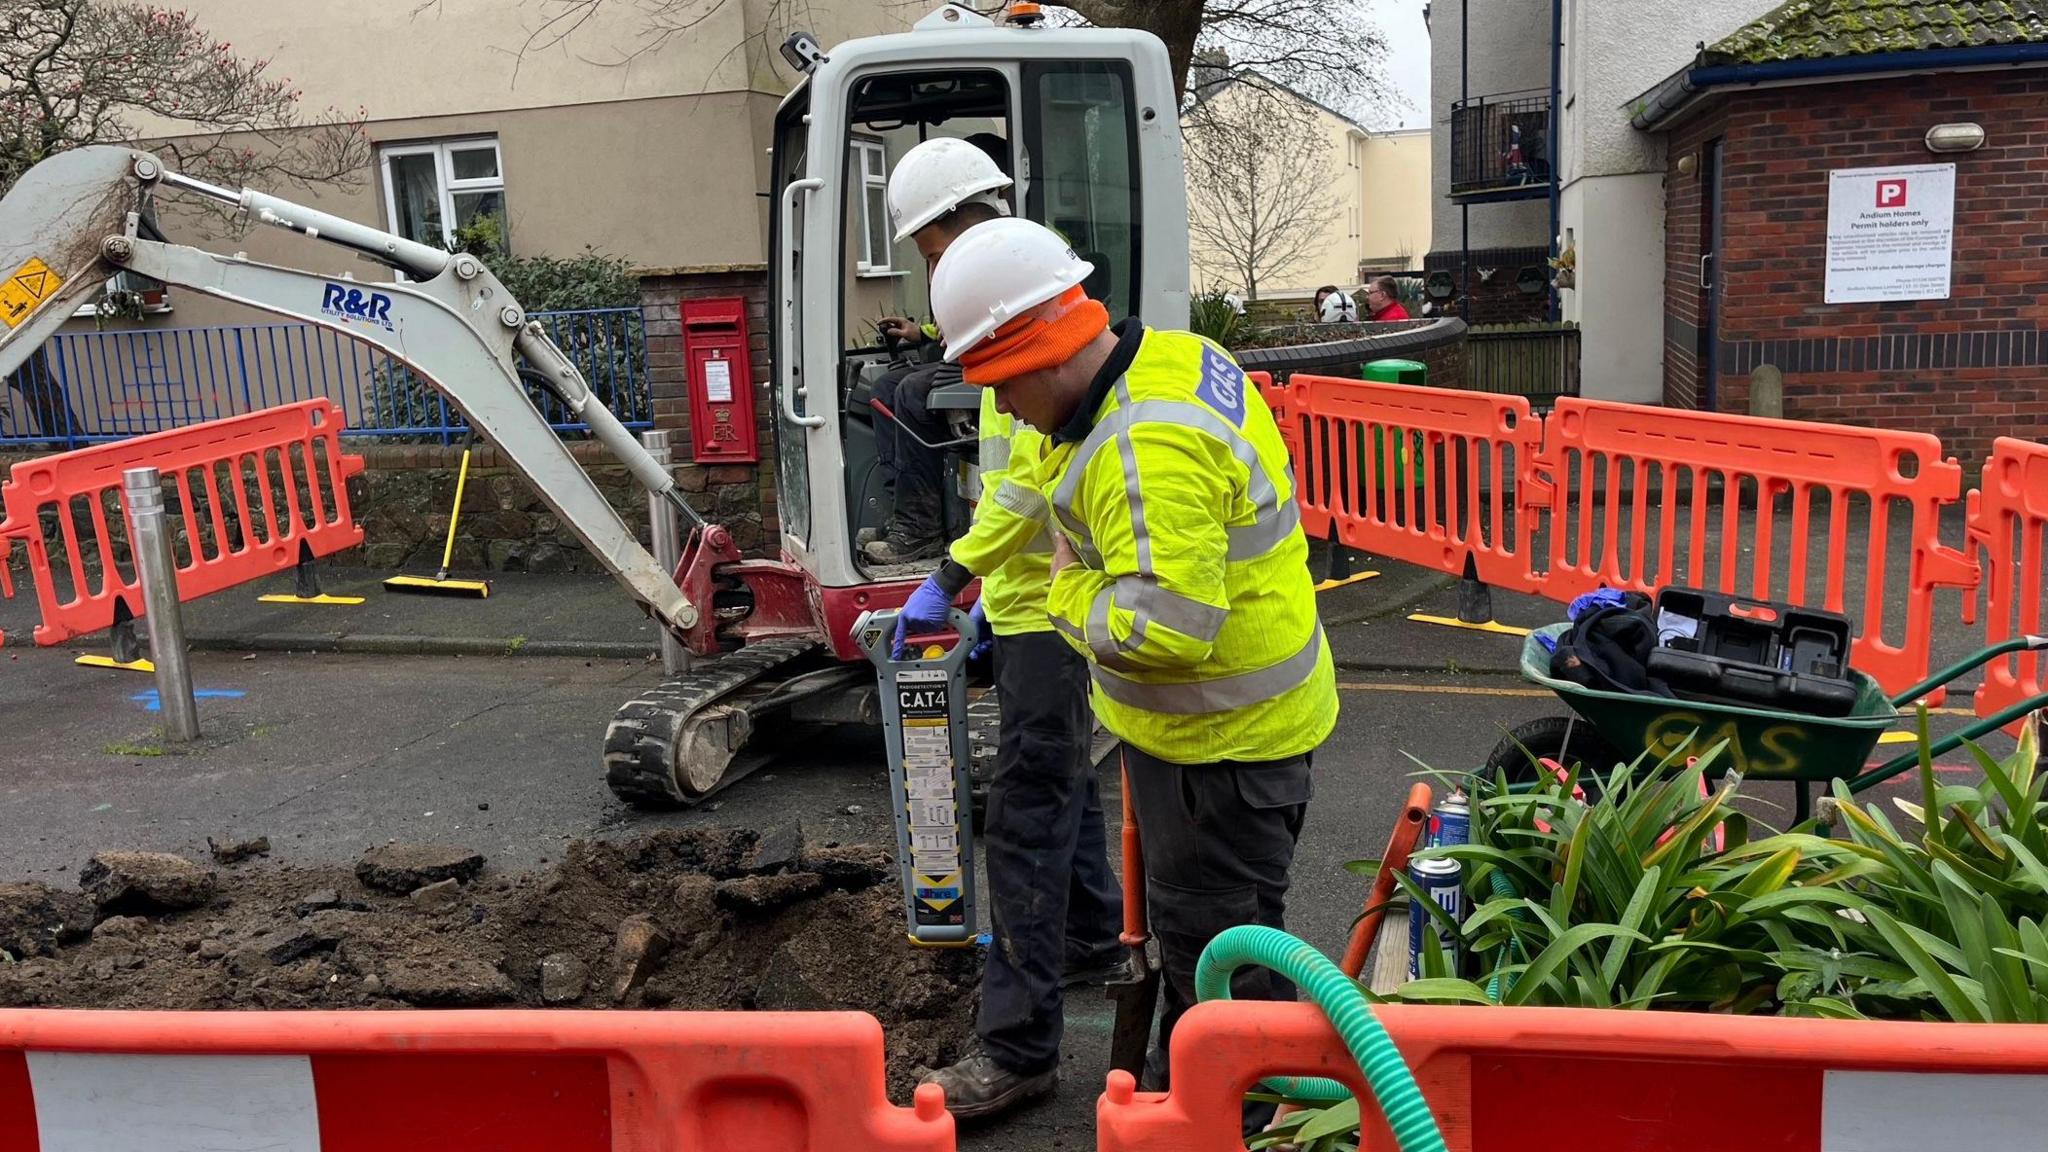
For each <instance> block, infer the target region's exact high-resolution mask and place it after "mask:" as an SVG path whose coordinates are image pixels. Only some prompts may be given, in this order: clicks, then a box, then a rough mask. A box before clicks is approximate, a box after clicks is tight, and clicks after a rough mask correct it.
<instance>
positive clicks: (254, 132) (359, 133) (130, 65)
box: [0, 0, 370, 190]
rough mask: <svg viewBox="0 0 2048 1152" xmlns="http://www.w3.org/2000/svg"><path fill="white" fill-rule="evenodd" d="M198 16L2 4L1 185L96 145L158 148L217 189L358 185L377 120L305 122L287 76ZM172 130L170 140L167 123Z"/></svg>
mask: <svg viewBox="0 0 2048 1152" xmlns="http://www.w3.org/2000/svg"><path fill="white" fill-rule="evenodd" d="M233 48H234V46H233V45H232V44H228V43H225V42H222V41H219V40H216V39H214V38H213V37H212V36H209V35H208V34H207V33H206V32H205V31H204V30H203V29H201V28H200V27H199V26H198V24H197V22H196V21H195V20H193V18H192V17H191V16H189V15H188V14H186V13H184V12H181V11H172V10H169V9H165V8H156V7H152V6H149V5H147V4H137V3H129V2H126V0H0V190H4V189H6V188H8V187H11V186H12V185H13V184H14V181H15V180H17V179H19V178H20V176H21V174H22V173H23V172H25V171H27V170H28V169H29V168H31V167H33V166H34V165H35V164H37V163H39V162H41V161H42V160H44V159H47V158H48V157H50V156H54V155H56V154H57V153H59V152H63V151H66V150H68V149H71V148H80V147H84V146H86V145H91V144H137V143H142V141H141V140H140V132H139V130H138V127H137V124H138V122H146V121H153V122H154V123H153V124H152V131H153V132H155V133H159V134H161V135H162V136H164V137H165V138H164V139H159V140H154V141H151V142H149V143H148V146H149V147H152V148H154V149H155V150H156V151H158V152H161V153H163V154H165V155H166V156H167V157H168V158H169V159H170V160H171V161H172V163H173V164H174V165H175V166H176V167H177V168H178V169H180V170H181V171H185V172H189V173H192V174H193V175H197V176H201V177H203V178H205V179H208V180H212V181H214V182H216V183H222V184H229V185H236V184H252V183H265V184H276V183H279V182H284V183H289V184H294V185H298V186H300V187H315V186H336V185H339V186H343V187H346V186H350V185H353V184H356V183H360V182H361V181H362V179H363V177H364V173H365V171H366V170H367V169H368V166H369V160H370V144H369V138H368V136H367V135H365V134H364V132H363V122H364V120H365V118H366V117H367V111H366V110H365V109H362V108H358V109H356V110H355V111H354V112H353V113H344V112H342V111H341V110H339V109H334V108H329V109H327V110H325V111H323V112H319V113H314V114H308V113H306V112H305V111H304V110H302V109H301V108H300V106H299V99H300V92H299V90H298V89H297V88H294V87H293V86H292V82H291V78H290V77H282V78H276V77H272V76H271V75H270V62H269V61H268V60H250V59H246V58H243V57H241V56H237V55H236V54H235V53H234V51H233ZM166 122H168V124H170V125H171V126H172V127H171V128H170V129H169V130H168V131H166V130H165V129H164V127H163V125H164V124H165V123H166Z"/></svg>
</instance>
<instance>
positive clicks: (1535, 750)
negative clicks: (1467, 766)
mask: <svg viewBox="0 0 2048 1152" xmlns="http://www.w3.org/2000/svg"><path fill="white" fill-rule="evenodd" d="M1628 759H1630V757H1628V756H1626V755H1624V754H1623V753H1622V751H1621V749H1619V748H1616V747H1615V746H1614V745H1612V744H1610V743H1608V742H1607V738H1606V737H1604V736H1602V735H1600V733H1598V732H1596V731H1594V730H1593V726H1592V725H1591V724H1588V723H1586V722H1585V721H1584V720H1583V719H1579V718H1577V717H1572V716H1545V717H1543V718H1542V719H1540V720H1531V721H1529V722H1528V723H1526V724H1521V725H1517V726H1516V727H1515V728H1514V729H1512V730H1511V731H1509V732H1508V734H1507V736H1506V737H1505V738H1504V739H1502V740H1501V742H1500V743H1498V744H1496V745H1494V746H1493V754H1492V755H1491V756H1488V757H1487V758H1486V775H1487V778H1488V779H1491V778H1493V777H1495V776H1497V775H1499V774H1501V773H1503V772H1505V773H1506V774H1507V778H1508V784H1509V785H1510V786H1514V785H1525V786H1526V785H1530V784H1534V783H1536V781H1537V779H1538V773H1539V772H1540V771H1541V769H1540V768H1538V766H1537V761H1539V760H1555V761H1557V762H1558V763H1559V764H1562V765H1564V766H1565V767H1567V768H1570V767H1572V766H1573V765H1574V764H1577V765H1578V766H1579V786H1580V787H1581V788H1584V789H1585V790H1586V793H1587V795H1588V796H1592V795H1596V794H1597V793H1598V792H1599V790H1600V781H1602V780H1605V779H1606V778H1607V777H1608V776H1609V775H1610V774H1612V773H1613V771H1614V768H1615V766H1616V765H1617V764H1621V763H1623V762H1624V761H1626V760H1628Z"/></svg>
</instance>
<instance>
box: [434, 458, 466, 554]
mask: <svg viewBox="0 0 2048 1152" xmlns="http://www.w3.org/2000/svg"><path fill="white" fill-rule="evenodd" d="M468 483H469V445H467V444H464V445H463V446H462V466H461V467H460V468H459V469H457V470H456V473H455V507H453V508H450V509H449V510H448V543H447V545H446V546H444V547H443V548H442V549H441V579H443V580H446V579H447V578H448V565H449V564H450V563H452V562H454V560H455V523H456V520H457V518H458V517H460V516H461V515H462V489H463V487H464V486H465V485H467V484H468Z"/></svg>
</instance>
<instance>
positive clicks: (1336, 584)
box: [1315, 572, 1379, 592]
mask: <svg viewBox="0 0 2048 1152" xmlns="http://www.w3.org/2000/svg"><path fill="white" fill-rule="evenodd" d="M1378 575H1379V573H1377V572H1358V573H1354V574H1353V575H1350V576H1346V577H1344V578H1343V579H1342V580H1325V581H1323V582H1322V583H1321V584H1318V585H1316V587H1315V590H1316V591H1318V592H1328V591H1329V590H1330V589H1332V588H1344V587H1348V586H1349V585H1352V584H1363V583H1365V582H1366V581H1367V580H1371V579H1372V578H1374V577H1376V576H1378Z"/></svg>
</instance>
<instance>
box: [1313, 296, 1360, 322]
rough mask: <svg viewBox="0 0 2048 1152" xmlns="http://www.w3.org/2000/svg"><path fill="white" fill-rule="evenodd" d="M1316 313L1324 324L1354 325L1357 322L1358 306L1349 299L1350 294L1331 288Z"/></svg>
mask: <svg viewBox="0 0 2048 1152" xmlns="http://www.w3.org/2000/svg"><path fill="white" fill-rule="evenodd" d="M1317 312H1318V314H1319V315H1320V317H1321V319H1322V321H1323V323H1325V324H1355V323H1357V321H1358V305H1357V303H1356V302H1354V301H1353V300H1352V299H1351V293H1349V292H1346V291H1345V290H1343V289H1342V288H1332V289H1331V290H1330V294H1329V295H1328V296H1325V297H1323V302H1322V304H1321V305H1319V306H1318V308H1317Z"/></svg>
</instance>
